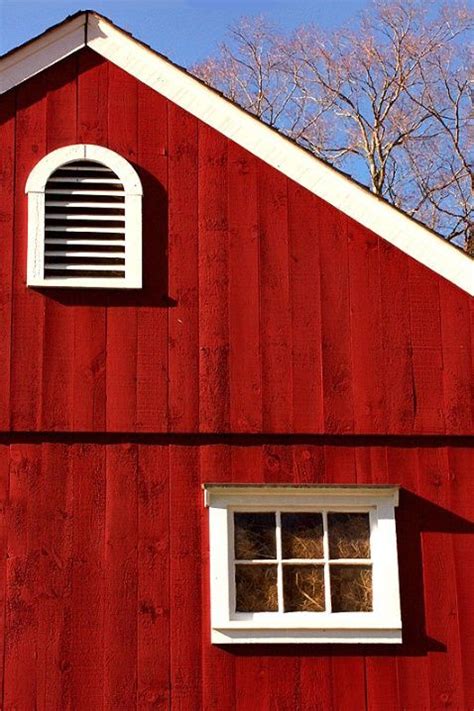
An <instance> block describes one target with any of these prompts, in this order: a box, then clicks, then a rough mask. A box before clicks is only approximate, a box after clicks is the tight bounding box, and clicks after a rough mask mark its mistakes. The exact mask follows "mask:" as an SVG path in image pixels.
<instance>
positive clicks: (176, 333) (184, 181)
mask: <svg viewBox="0 0 474 711" xmlns="http://www.w3.org/2000/svg"><path fill="white" fill-rule="evenodd" d="M168 140H169V166H168V173H169V174H168V187H169V205H168V220H169V223H168V233H169V237H168V239H169V247H168V254H169V256H168V269H169V294H170V298H171V299H172V300H173V306H171V307H170V308H169V310H168V322H169V352H168V361H169V386H168V390H169V403H168V406H169V428H170V430H171V431H181V432H195V431H196V430H197V429H198V423H199V327H198V314H199V308H198V298H199V297H198V156H197V153H198V148H197V120H196V119H195V118H194V116H191V115H190V114H188V113H186V112H185V111H183V110H182V109H180V108H179V107H177V106H175V105H174V104H170V105H169V107H168ZM175 302H176V303H175Z"/></svg>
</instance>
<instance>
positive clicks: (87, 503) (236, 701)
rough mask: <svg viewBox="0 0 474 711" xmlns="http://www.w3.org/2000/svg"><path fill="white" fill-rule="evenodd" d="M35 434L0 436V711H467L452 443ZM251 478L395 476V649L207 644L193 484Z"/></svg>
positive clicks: (461, 514) (462, 509) (468, 454)
mask: <svg viewBox="0 0 474 711" xmlns="http://www.w3.org/2000/svg"><path fill="white" fill-rule="evenodd" d="M30 439H31V438H30ZM38 439H39V438H33V439H32V440H31V441H28V440H27V439H26V438H25V437H24V436H17V437H15V438H14V439H13V440H12V441H11V442H10V443H7V441H6V440H5V438H3V440H2V441H3V444H1V445H0V485H1V491H2V492H3V494H4V495H6V496H7V506H6V507H5V509H4V510H3V511H2V517H1V524H0V545H1V546H2V569H1V573H0V574H1V578H2V582H3V581H6V608H4V605H2V607H1V608H0V609H1V610H2V611H3V610H4V609H6V618H4V617H3V615H2V617H1V618H0V624H1V625H2V626H5V636H4V637H3V635H2V639H5V650H6V654H5V696H4V704H5V709H10V708H18V709H32V708H37V709H38V710H39V711H41V710H43V709H44V711H46V710H47V709H51V708H61V709H66V708H71V709H98V708H104V709H111V710H112V709H114V710H115V709H118V708H123V709H134V708H139V709H152V708H153V709H163V710H164V709H169V708H170V698H171V696H172V708H173V709H181V710H182V711H184V710H185V709H186V710H189V711H196V709H203V710H207V711H215V709H219V711H251V710H253V709H255V708H262V709H265V710H266V709H278V711H280V710H282V709H285V710H288V711H308V710H309V709H311V711H313V709H320V710H321V711H332V709H334V710H338V709H341V710H343V711H346V710H347V711H349V709H357V711H399V709H402V708H403V709H410V711H428V710H431V711H432V710H439V709H445V708H450V709H456V710H459V711H462V710H464V709H469V708H471V707H472V706H473V705H474V683H473V681H474V675H473V674H472V659H473V647H472V635H471V634H470V630H472V605H471V595H472V585H473V579H472V571H473V570H474V555H473V547H472V544H471V545H469V542H468V541H469V532H471V536H472V530H473V524H472V523H471V524H469V523H468V519H472V515H473V512H474V511H473V510H474V504H473V502H474V496H472V493H474V492H473V491H472V477H471V470H472V450H469V449H468V448H467V442H466V441H464V442H463V441H462V440H458V441H455V440H454V439H451V440H448V439H446V440H444V441H443V440H442V439H441V438H440V439H439V441H438V442H435V441H434V440H433V441H431V442H430V447H429V448H427V447H426V446H425V443H424V441H423V440H421V439H419V440H417V441H411V442H410V443H407V441H402V442H393V441H391V440H386V441H380V440H378V439H375V438H372V441H371V442H366V443H361V444H358V443H357V442H356V441H355V440H354V439H352V440H351V441H350V442H346V441H345V440H344V441H341V440H339V439H337V440H336V439H334V438H333V439H328V438H326V439H325V438H311V437H307V438H306V441H303V442H301V443H300V444H297V445H296V444H295V445H288V444H285V443H283V442H280V441H279V440H278V438H276V439H274V440H273V441H272V442H271V443H269V444H266V445H263V444H260V443H258V442H256V441H255V438H252V437H247V438H242V437H241V438H240V439H239V438H238V437H237V438H230V439H228V440H227V441H223V442H222V443H221V444H212V443H211V442H210V441H206V440H203V439H201V440H199V439H197V440H195V441H194V442H186V438H178V439H176V440H173V442H172V443H166V442H165V441H162V442H161V443H160V438H158V437H155V436H153V435H149V436H145V437H142V438H138V439H137V440H136V441H135V442H127V441H125V440H123V441H115V442H109V443H106V442H104V443H102V444H83V443H74V437H73V436H71V437H68V438H65V437H60V436H54V437H53V438H52V439H51V441H49V442H42V443H41V442H39V441H38ZM266 480H270V481H279V480H282V481H283V480H284V481H295V482H297V481H306V482H308V481H309V482H322V481H325V482H338V481H344V482H373V483H384V482H386V481H391V482H393V483H400V484H402V485H403V487H404V488H403V490H402V494H401V501H400V507H399V509H398V512H397V518H398V535H399V555H400V569H401V591H402V609H403V625H404V634H405V641H404V643H403V644H402V645H401V646H400V647H396V648H394V647H393V646H391V645H389V646H388V647H383V646H377V645H376V646H374V647H371V646H370V645H366V646H360V647H357V646H354V647H351V646H349V647H347V646H345V645H343V646H339V647H337V648H336V649H335V648H334V645H333V646H330V645H328V646H324V645H323V646H320V645H310V646H305V645H303V647H299V646H295V645H289V646H288V647H285V646H280V645H278V647H277V648H276V647H272V646H271V645H270V646H266V645H263V646H261V645H256V646H251V647H250V648H249V647H246V646H245V645H243V646H240V647H239V646H237V647H235V648H234V647H224V648H219V647H215V646H211V645H210V644H209V602H208V599H209V593H208V555H207V543H208V534H207V511H206V510H205V509H204V506H203V497H202V491H201V482H209V481H239V482H241V481H252V482H263V481H266ZM7 492H9V493H8V494H7ZM461 492H462V493H461ZM469 494H471V495H469ZM5 519H6V520H5ZM5 553H7V556H8V557H5ZM2 590H3V587H2ZM102 700H103V706H102Z"/></svg>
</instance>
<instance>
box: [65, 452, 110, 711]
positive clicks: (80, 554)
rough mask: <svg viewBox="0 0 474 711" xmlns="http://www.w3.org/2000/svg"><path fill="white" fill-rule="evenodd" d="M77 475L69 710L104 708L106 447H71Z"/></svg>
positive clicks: (74, 480)
mask: <svg viewBox="0 0 474 711" xmlns="http://www.w3.org/2000/svg"><path fill="white" fill-rule="evenodd" d="M68 447H69V456H70V462H71V465H70V466H71V472H72V477H73V491H74V500H73V569H72V593H71V638H72V640H73V644H72V647H71V651H70V657H71V708H73V709H98V711H100V710H101V709H102V708H103V696H104V667H103V660H104V614H105V605H104V586H105V574H106V571H105V566H104V552H105V538H104V537H105V487H106V471H105V446H104V445H101V444H94V443H88V444H73V445H68Z"/></svg>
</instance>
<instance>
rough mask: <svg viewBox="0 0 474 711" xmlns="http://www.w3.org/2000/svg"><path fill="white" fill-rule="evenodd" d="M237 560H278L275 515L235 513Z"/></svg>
mask: <svg viewBox="0 0 474 711" xmlns="http://www.w3.org/2000/svg"><path fill="white" fill-rule="evenodd" d="M234 551H235V558H236V560H260V559H264V558H276V541H275V514H274V513H234Z"/></svg>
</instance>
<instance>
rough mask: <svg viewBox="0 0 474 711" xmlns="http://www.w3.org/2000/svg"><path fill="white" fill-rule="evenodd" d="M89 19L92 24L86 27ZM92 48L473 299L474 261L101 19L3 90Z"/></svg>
mask: <svg viewBox="0 0 474 711" xmlns="http://www.w3.org/2000/svg"><path fill="white" fill-rule="evenodd" d="M85 18H87V25H86V24H85V22H86V20H85ZM85 45H87V46H89V47H90V48H91V49H93V50H94V51H95V52H97V53H98V54H100V55H101V56H103V57H105V58H106V59H108V60H109V61H111V62H113V63H114V64H115V65H117V66H119V67H121V68H122V69H124V70H125V71H126V72H128V73H129V74H132V75H133V76H135V77H136V78H137V79H138V80H139V81H141V82H143V83H144V84H146V85H147V86H150V87H151V88H152V89H155V90H156V91H158V92H159V93H160V94H162V95H163V96H165V97H166V98H168V99H169V100H170V101H173V102H174V103H175V104H177V105H178V106H180V107H181V108H183V109H185V110H186V111H188V112H189V113H191V114H193V115H194V116H196V117H197V118H198V119H200V120H201V121H204V122H205V123H206V124H208V125H209V126H211V127H212V128H215V129H216V130H217V131H219V132H220V133H222V134H223V135H225V136H227V137H228V138H230V139H231V140H233V141H234V142H235V143H237V144H239V145H240V146H242V147H243V148H245V149H246V150H248V151H249V152H250V153H253V154H254V155H255V156H257V157H258V158H260V159H261V160H263V161H265V162H266V163H268V164H269V165H271V166H273V167H274V168H276V169H277V170H279V171H280V172H282V173H284V174H285V175H286V176H288V177H289V178H291V179H292V180H294V181H295V182H297V183H299V184H300V185H302V186H303V187H305V188H306V189H308V190H309V191H310V192H312V193H314V194H315V195H317V196H318V197H320V198H321V199H322V200H325V201H326V202H328V203H329V204H331V205H333V206H334V207H336V208H337V209H339V210H341V212H343V213H345V214H346V215H348V216H349V217H351V218H352V219H354V220H355V221H356V222H358V223H359V224H361V225H364V226H365V227H367V228H368V229H370V230H372V232H374V233H375V234H377V235H379V236H380V237H382V238H383V239H385V240H386V241H388V242H390V243H391V244H393V245H394V246H395V247H397V248H398V249H400V250H401V251H402V252H404V253H405V254H407V255H409V256H410V257H412V258H413V259H416V260H417V261H418V262H420V263H421V264H424V265H425V266H426V267H428V268H429V269H431V270H432V271H434V272H436V273H437V274H439V275H440V276H442V277H444V278H445V279H447V280H448V281H451V282H453V283H454V284H456V285H457V286H458V287H460V288H461V289H463V290H464V291H466V292H468V293H469V294H471V295H474V261H473V260H471V259H470V258H469V257H468V256H467V255H466V254H464V253H463V252H462V251H461V250H459V249H456V248H455V247H454V246H453V245H451V244H449V242H447V241H446V240H444V239H442V238H441V237H438V236H437V235H436V234H434V233H433V232H431V230H429V229H428V228H426V227H424V226H423V225H421V224H419V223H418V222H416V221H415V220H413V219H411V218H410V217H408V215H405V214H403V213H402V212H400V211H399V210H397V209H396V208H394V207H392V206H391V205H389V204H388V203H387V202H385V201H384V200H382V199H380V198H378V197H377V196H375V195H373V194H372V193H370V192H369V191H368V190H366V189H365V188H363V187H362V186H360V185H359V184H358V183H356V182H355V181H354V180H352V179H351V178H348V177H346V176H344V175H343V174H341V173H340V172H339V171H337V170H335V169H334V168H331V166H329V165H327V164H326V163H324V162H323V161H321V160H319V159H318V158H316V157H315V156H312V155H311V154H310V153H308V152H307V151H306V150H304V149H303V148H301V147H299V146H298V145H296V144H295V143H293V142H291V141H289V140H287V139H286V138H285V137H284V136H282V135H280V134H278V133H277V132H276V131H274V130H272V129H270V128H269V127H268V126H266V125H265V124H264V123H263V122H262V121H259V120H258V119H256V118H254V117H253V116H251V115H249V114H247V113H246V112H245V111H243V110H242V109H240V108H239V107H238V106H236V105H235V104H233V103H232V102H230V101H227V100H226V99H224V98H223V97H221V96H220V95H219V94H218V93H217V92H215V91H213V90H212V89H210V88H208V87H206V86H205V85H204V84H202V83H201V82H200V81H198V80H196V79H194V78H193V77H192V76H191V75H190V74H187V73H186V72H185V71H183V70H182V69H180V68H179V67H177V66H175V65H174V64H172V62H170V61H169V60H167V59H166V58H164V57H162V56H160V55H158V54H156V52H154V51H153V50H151V49H150V48H148V47H146V46H145V45H143V44H141V43H140V42H139V41H137V40H135V39H134V38H133V37H131V36H130V35H128V34H127V33H125V32H123V31H122V30H120V29H118V28H117V27H115V26H114V25H113V24H112V23H110V22H109V21H107V20H106V19H105V18H103V17H101V16H100V15H97V14H95V13H84V14H83V15H80V16H78V17H75V18H72V19H71V20H70V21H69V22H67V23H64V24H63V25H60V26H58V27H57V28H55V29H53V30H51V31H50V32H47V33H45V35H43V36H41V37H39V38H38V39H37V40H36V41H34V42H32V43H29V44H27V45H26V46H24V47H23V48H20V49H18V50H17V51H16V52H14V53H13V54H11V55H7V56H6V57H5V58H4V59H2V60H0V77H1V81H0V92H4V91H7V90H8V89H10V88H12V87H13V86H15V85H16V84H19V83H20V82H22V81H24V80H25V79H27V78H29V77H30V76H33V75H34V74H36V73H38V72H39V71H41V70H42V69H45V68H46V67H48V66H51V65H52V64H54V63H55V62H58V61H60V60H61V59H63V58H64V57H66V56H68V55H69V54H71V53H72V52H74V51H76V50H77V49H80V48H81V47H82V46H85Z"/></svg>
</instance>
